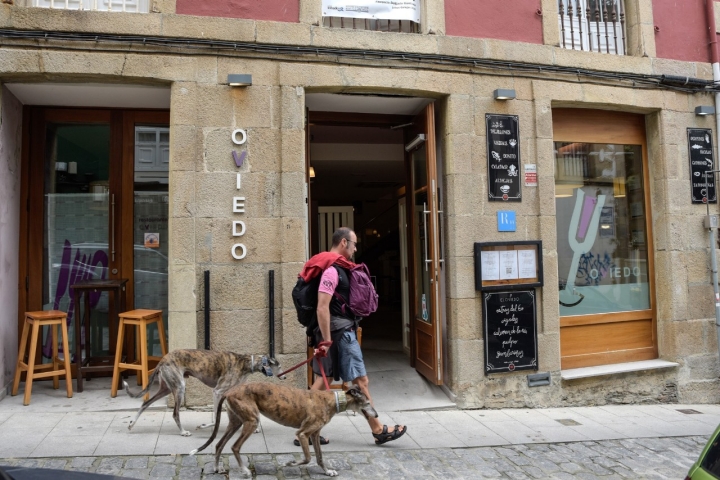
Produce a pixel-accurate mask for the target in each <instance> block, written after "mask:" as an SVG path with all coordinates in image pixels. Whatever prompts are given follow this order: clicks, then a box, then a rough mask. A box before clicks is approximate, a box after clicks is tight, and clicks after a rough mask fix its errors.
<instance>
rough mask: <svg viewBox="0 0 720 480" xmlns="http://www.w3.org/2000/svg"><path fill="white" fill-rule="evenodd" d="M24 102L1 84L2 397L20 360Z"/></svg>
mask: <svg viewBox="0 0 720 480" xmlns="http://www.w3.org/2000/svg"><path fill="white" fill-rule="evenodd" d="M21 144H22V104H21V103H20V101H19V100H18V99H17V98H16V97H15V96H14V95H13V94H12V93H10V91H9V90H8V89H7V88H6V87H5V86H4V85H0V305H2V308H0V388H2V389H1V390H0V398H2V396H4V394H5V388H4V387H6V386H7V385H9V384H10V382H12V379H13V375H14V373H15V364H16V362H17V346H18V332H17V316H18V257H19V251H18V249H19V230H20V146H21Z"/></svg>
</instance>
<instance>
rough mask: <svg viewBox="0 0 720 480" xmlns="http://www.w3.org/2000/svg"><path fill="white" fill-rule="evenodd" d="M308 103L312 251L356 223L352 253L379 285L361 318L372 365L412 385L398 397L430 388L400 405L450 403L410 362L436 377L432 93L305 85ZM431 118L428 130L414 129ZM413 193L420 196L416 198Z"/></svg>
mask: <svg viewBox="0 0 720 480" xmlns="http://www.w3.org/2000/svg"><path fill="white" fill-rule="evenodd" d="M306 104H307V106H308V126H307V144H308V152H307V158H308V165H307V167H308V181H309V189H308V190H309V199H310V202H309V204H310V207H309V212H308V215H309V222H308V224H309V232H308V236H309V242H308V243H309V254H310V255H313V254H316V253H318V252H321V251H325V250H327V249H329V247H330V237H331V236H332V233H333V231H334V230H335V229H336V228H338V227H340V226H348V227H351V228H353V230H355V232H356V234H357V238H358V251H357V253H356V254H355V259H354V260H355V261H356V262H358V263H360V262H362V263H365V264H367V265H368V267H369V269H370V273H371V275H372V280H373V282H374V283H375V287H376V290H377V292H378V295H379V303H378V310H377V312H376V313H374V314H373V315H371V316H369V317H367V318H365V319H363V321H362V323H361V327H362V329H363V331H362V348H363V351H364V352H365V359H366V365H367V368H368V371H369V372H370V374H371V376H373V374H372V371H373V370H375V371H380V372H382V373H383V374H382V375H381V377H382V378H383V379H385V380H387V381H390V382H391V383H392V384H393V385H392V386H389V390H391V391H395V390H397V386H398V385H405V386H408V387H409V388H410V390H414V391H412V392H406V394H405V395H403V396H401V398H402V397H404V398H405V399H407V398H408V397H407V395H421V396H422V395H423V394H425V395H427V397H426V398H424V399H418V401H417V402H413V403H414V405H412V406H410V407H408V406H407V405H404V408H428V407H430V406H432V407H435V406H441V405H442V406H446V405H447V404H448V399H447V397H446V396H445V395H444V394H443V393H442V392H441V391H440V390H439V389H437V388H430V387H431V385H430V384H429V383H428V382H427V381H425V380H423V378H422V377H420V376H419V375H418V374H417V373H416V372H415V370H417V372H419V373H420V374H422V375H423V376H424V377H425V378H427V380H429V381H430V382H431V383H432V384H435V385H441V384H442V374H441V372H442V366H441V360H440V359H441V357H442V345H441V342H442V332H441V328H440V327H439V325H441V323H442V320H441V316H442V315H441V313H440V308H439V306H437V305H438V304H439V301H438V300H439V297H438V296H437V295H436V296H434V297H433V296H431V295H430V292H429V291H426V290H425V288H426V287H427V286H428V285H430V284H432V283H433V282H435V283H437V279H439V278H441V277H442V275H441V273H440V271H439V263H438V261H437V257H438V255H437V253H432V250H433V247H432V245H430V243H432V242H430V241H429V240H428V239H429V238H430V237H432V236H433V235H434V236H435V237H437V236H439V234H438V232H437V231H436V230H434V229H436V228H437V223H438V222H437V221H431V220H430V219H431V217H432V215H428V213H430V211H431V210H432V208H433V207H432V206H431V204H430V202H431V199H432V198H436V197H437V194H436V193H435V191H436V190H435V189H436V183H432V186H431V185H430V183H429V182H428V178H430V177H429V176H428V175H427V172H426V171H425V169H426V166H427V165H430V164H432V171H433V172H434V171H435V167H434V165H435V157H434V149H435V143H434V123H433V121H434V114H433V109H432V107H433V105H432V100H430V99H425V98H413V97H397V96H377V95H372V96H369V95H335V94H309V95H308V96H307V100H306ZM428 111H429V112H430V114H429V115H428V114H427V112H428ZM428 118H430V119H431V121H430V123H428V122H427V121H426V120H427V119H428ZM428 128H430V129H431V130H432V135H426V134H423V133H419V132H421V131H422V132H425V131H426V130H427V129H428ZM428 137H432V140H431V141H427V140H429V138H428ZM426 142H427V143H426ZM430 152H432V154H430ZM421 171H422V172H421ZM418 199H425V201H424V202H421V203H420V205H419V207H418V205H416V203H417V200H418ZM408 203H409V204H410V205H409V206H408ZM434 208H435V215H436V216H437V205H435V207H434ZM435 243H436V244H437V243H438V242H435ZM433 259H434V260H433ZM433 262H434V263H433ZM433 265H434V266H433ZM433 268H434V269H435V270H433ZM427 272H429V273H427ZM431 279H434V280H431ZM436 290H437V289H436ZM436 306H437V307H436ZM433 309H435V310H434V311H433ZM416 320H419V322H418V321H416ZM436 327H437V331H434V329H435V328H436ZM427 331H431V334H430V335H427V334H426V332H427ZM435 340H437V341H435ZM428 365H430V367H429V368H428ZM408 382H410V383H408ZM413 382H415V386H414V387H413V386H410V384H411V383H413ZM373 383H377V379H374V380H373ZM373 395H374V396H375V393H374V394H373ZM428 401H429V403H428ZM433 402H434V403H433ZM383 403H384V402H383ZM421 404H422V405H421Z"/></svg>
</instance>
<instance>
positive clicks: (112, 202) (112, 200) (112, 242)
mask: <svg viewBox="0 0 720 480" xmlns="http://www.w3.org/2000/svg"><path fill="white" fill-rule="evenodd" d="M110 248H111V249H112V250H111V254H112V261H113V262H114V261H115V194H114V193H113V194H112V195H110Z"/></svg>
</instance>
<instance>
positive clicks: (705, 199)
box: [687, 128, 717, 204]
mask: <svg viewBox="0 0 720 480" xmlns="http://www.w3.org/2000/svg"><path fill="white" fill-rule="evenodd" d="M687 137H688V157H689V158H690V192H691V197H692V203H694V204H695V203H717V196H716V193H715V174H713V173H708V172H712V171H713V170H714V169H715V168H713V167H714V165H715V157H714V154H713V138H712V130H710V129H709V128H688V129H687ZM706 173H708V176H707V177H706V176H705V174H706Z"/></svg>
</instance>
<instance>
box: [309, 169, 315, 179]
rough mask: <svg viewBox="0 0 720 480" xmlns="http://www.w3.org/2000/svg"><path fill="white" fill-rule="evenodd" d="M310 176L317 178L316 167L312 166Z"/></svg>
mask: <svg viewBox="0 0 720 480" xmlns="http://www.w3.org/2000/svg"><path fill="white" fill-rule="evenodd" d="M310 178H315V169H314V168H313V167H310Z"/></svg>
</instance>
